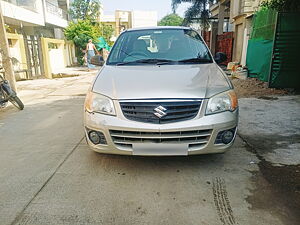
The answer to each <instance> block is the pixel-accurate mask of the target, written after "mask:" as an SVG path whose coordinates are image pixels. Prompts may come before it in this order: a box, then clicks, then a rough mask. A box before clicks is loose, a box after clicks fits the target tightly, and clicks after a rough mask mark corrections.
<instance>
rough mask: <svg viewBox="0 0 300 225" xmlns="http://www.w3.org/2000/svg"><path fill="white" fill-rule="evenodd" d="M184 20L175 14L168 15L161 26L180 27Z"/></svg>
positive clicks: (159, 23) (161, 21) (160, 23)
mask: <svg viewBox="0 0 300 225" xmlns="http://www.w3.org/2000/svg"><path fill="white" fill-rule="evenodd" d="M182 22H183V18H182V17H180V16H178V15H177V14H175V13H172V14H169V15H166V16H165V17H163V18H162V19H161V20H160V21H159V22H158V25H159V26H180V25H182Z"/></svg>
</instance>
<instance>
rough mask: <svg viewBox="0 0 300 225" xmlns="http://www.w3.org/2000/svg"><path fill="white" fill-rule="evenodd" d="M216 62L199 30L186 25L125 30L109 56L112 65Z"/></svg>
mask: <svg viewBox="0 0 300 225" xmlns="http://www.w3.org/2000/svg"><path fill="white" fill-rule="evenodd" d="M179 63H212V58H211V56H210V54H209V51H208V49H207V47H206V45H205V44H204V43H203V41H202V39H201V38H200V36H199V34H198V33H197V32H195V31H193V30H184V29H168V30H165V29H162V30H158V29H153V30H139V31H128V32H124V33H123V34H122V35H121V36H120V38H119V39H118V41H117V42H116V44H115V46H114V48H113V49H112V51H111V53H110V56H109V58H108V61H107V64H110V65H120V66H121V65H137V64H179Z"/></svg>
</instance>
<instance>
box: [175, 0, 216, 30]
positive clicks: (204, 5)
mask: <svg viewBox="0 0 300 225" xmlns="http://www.w3.org/2000/svg"><path fill="white" fill-rule="evenodd" d="M210 2H214V0H172V7H173V11H174V12H175V11H176V8H177V6H178V5H179V4H181V3H191V6H190V7H189V8H188V9H187V10H186V12H185V14H184V21H183V24H184V25H188V24H190V23H192V22H200V23H201V26H202V27H203V28H204V29H207V28H208V27H209V21H208V18H209V15H210V14H209V3H210Z"/></svg>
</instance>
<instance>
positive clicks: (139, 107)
mask: <svg viewBox="0 0 300 225" xmlns="http://www.w3.org/2000/svg"><path fill="white" fill-rule="evenodd" d="M120 105H121V109H122V111H123V114H124V116H125V117H126V118H127V119H129V120H134V121H138V122H144V123H155V124H165V123H173V122H180V121H184V120H190V119H193V118H194V117H196V116H197V114H198V112H199V109H200V106H201V101H179V102H120ZM159 107H160V108H159ZM157 108H159V109H157ZM155 110H158V111H155ZM155 113H156V114H157V115H158V116H157V115H155ZM159 116H162V117H161V118H159Z"/></svg>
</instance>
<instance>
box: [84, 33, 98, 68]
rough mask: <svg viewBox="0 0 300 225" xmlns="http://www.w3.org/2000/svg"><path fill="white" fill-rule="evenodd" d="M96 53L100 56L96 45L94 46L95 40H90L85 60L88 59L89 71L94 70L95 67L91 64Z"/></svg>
mask: <svg viewBox="0 0 300 225" xmlns="http://www.w3.org/2000/svg"><path fill="white" fill-rule="evenodd" d="M95 51H96V54H97V55H99V52H98V50H97V49H96V47H95V45H94V44H93V40H92V39H89V42H88V43H87V45H86V51H85V52H86V53H85V58H86V62H87V66H88V71H89V70H90V69H94V68H95V65H93V64H91V58H92V57H93V56H95Z"/></svg>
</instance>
